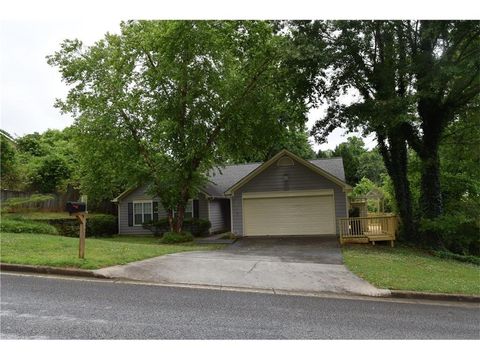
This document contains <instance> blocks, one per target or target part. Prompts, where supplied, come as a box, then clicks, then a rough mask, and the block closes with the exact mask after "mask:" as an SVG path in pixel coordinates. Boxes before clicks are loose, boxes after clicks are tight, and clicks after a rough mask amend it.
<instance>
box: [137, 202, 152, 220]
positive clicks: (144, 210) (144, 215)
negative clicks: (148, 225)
mask: <svg viewBox="0 0 480 360" xmlns="http://www.w3.org/2000/svg"><path fill="white" fill-rule="evenodd" d="M152 213H153V206H152V202H151V201H134V202H133V225H134V226H141V225H142V224H143V223H144V222H147V221H151V220H152Z"/></svg>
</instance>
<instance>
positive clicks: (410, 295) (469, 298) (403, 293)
mask: <svg viewBox="0 0 480 360" xmlns="http://www.w3.org/2000/svg"><path fill="white" fill-rule="evenodd" d="M390 292H391V295H390V297H394V298H399V299H421V300H441V301H457V302H471V303H480V296H478V295H467V294H448V293H429V292H421V291H407V290H390Z"/></svg>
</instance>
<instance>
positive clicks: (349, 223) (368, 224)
mask: <svg viewBox="0 0 480 360" xmlns="http://www.w3.org/2000/svg"><path fill="white" fill-rule="evenodd" d="M338 226H339V232H340V243H341V244H348V243H356V244H368V243H371V244H372V245H375V243H376V242H378V241H390V244H391V246H392V247H393V246H394V242H395V240H396V233H397V228H398V219H397V217H396V216H395V215H374V216H364V217H351V218H342V219H339V220H338Z"/></svg>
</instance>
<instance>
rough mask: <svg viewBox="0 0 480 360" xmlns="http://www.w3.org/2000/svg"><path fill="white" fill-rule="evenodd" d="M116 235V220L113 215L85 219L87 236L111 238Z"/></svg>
mask: <svg viewBox="0 0 480 360" xmlns="http://www.w3.org/2000/svg"><path fill="white" fill-rule="evenodd" d="M116 233H118V222H117V218H116V217H115V216H113V215H106V214H102V215H96V216H94V217H92V218H90V219H88V218H87V236H112V235H115V234H116Z"/></svg>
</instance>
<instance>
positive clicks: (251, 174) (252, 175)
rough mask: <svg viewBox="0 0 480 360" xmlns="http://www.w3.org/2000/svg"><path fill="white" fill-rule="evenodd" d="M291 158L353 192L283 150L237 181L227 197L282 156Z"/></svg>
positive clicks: (324, 172) (345, 185) (345, 184)
mask: <svg viewBox="0 0 480 360" xmlns="http://www.w3.org/2000/svg"><path fill="white" fill-rule="evenodd" d="M285 155H287V156H289V157H291V158H292V159H293V160H295V161H297V162H298V163H300V164H302V165H304V166H305V167H307V168H309V169H310V170H312V171H314V172H316V173H318V174H319V175H321V176H324V177H325V178H327V179H329V180H330V181H332V182H334V183H336V184H337V185H339V186H340V187H341V188H342V189H343V191H345V192H348V191H351V190H352V187H351V186H350V185H348V184H347V183H346V182H345V181H343V180H341V179H339V178H337V177H336V176H334V175H332V174H330V173H329V172H327V171H325V170H323V169H321V168H320V167H318V166H316V165H314V164H312V163H311V162H309V161H307V160H304V159H302V158H301V157H299V156H297V155H295V154H293V153H291V152H290V151H288V150H286V149H283V150H281V151H279V152H278V153H277V154H276V155H275V156H273V157H272V158H271V159H269V160H267V161H265V162H264V163H263V164H262V165H260V166H259V167H257V168H256V169H255V170H253V171H252V172H250V173H249V174H247V175H245V176H244V177H243V178H242V179H240V180H239V181H237V182H236V183H235V184H233V185H232V186H231V187H230V188H229V189H227V191H225V195H226V196H232V195H233V194H234V192H235V191H236V190H238V189H239V188H241V187H242V186H244V185H245V184H247V183H248V182H249V181H250V180H252V179H253V178H255V177H256V176H257V175H259V174H260V173H261V172H263V171H264V170H265V169H267V168H268V167H270V166H271V165H272V164H273V163H274V162H275V161H277V160H278V159H279V158H281V157H282V156H285Z"/></svg>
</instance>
